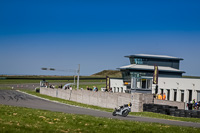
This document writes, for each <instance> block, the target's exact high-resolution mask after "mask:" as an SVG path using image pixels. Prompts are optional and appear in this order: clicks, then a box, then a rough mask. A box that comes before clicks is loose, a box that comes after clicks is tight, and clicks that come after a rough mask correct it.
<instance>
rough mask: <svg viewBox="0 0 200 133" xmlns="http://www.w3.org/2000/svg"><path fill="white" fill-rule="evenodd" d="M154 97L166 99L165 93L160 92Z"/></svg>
mask: <svg viewBox="0 0 200 133" xmlns="http://www.w3.org/2000/svg"><path fill="white" fill-rule="evenodd" d="M156 99H159V100H165V99H166V95H165V93H163V94H162V93H160V94H157V95H156Z"/></svg>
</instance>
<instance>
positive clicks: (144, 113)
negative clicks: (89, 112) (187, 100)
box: [22, 90, 200, 123]
mask: <svg viewBox="0 0 200 133" xmlns="http://www.w3.org/2000/svg"><path fill="white" fill-rule="evenodd" d="M22 91H24V92H26V93H29V94H32V95H36V96H39V97H42V98H46V99H49V100H53V101H58V102H61V103H66V104H70V105H75V106H80V107H85V108H91V109H97V110H101V111H107V112H112V111H113V110H114V109H110V108H102V107H99V106H93V105H87V104H82V103H78V102H74V101H69V100H64V99H60V98H55V97H51V96H47V95H43V94H39V93H36V92H34V91H30V90H22ZM130 115H135V116H141V117H151V118H159V119H167V120H176V121H186V122H196V123H200V119H199V118H185V117H174V116H169V115H164V114H158V113H152V112H131V113H130Z"/></svg>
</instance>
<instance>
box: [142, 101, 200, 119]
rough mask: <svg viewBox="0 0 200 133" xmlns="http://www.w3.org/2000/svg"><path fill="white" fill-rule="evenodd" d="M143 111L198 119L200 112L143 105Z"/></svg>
mask: <svg viewBox="0 0 200 133" xmlns="http://www.w3.org/2000/svg"><path fill="white" fill-rule="evenodd" d="M143 111H147V112H154V113H160V114H166V115H171V116H177V117H192V118H200V111H197V110H183V109H178V107H177V106H169V105H159V104H143Z"/></svg>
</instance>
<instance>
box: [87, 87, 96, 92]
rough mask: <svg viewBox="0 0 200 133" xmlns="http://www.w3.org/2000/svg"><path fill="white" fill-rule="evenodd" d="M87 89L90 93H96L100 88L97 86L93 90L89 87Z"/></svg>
mask: <svg viewBox="0 0 200 133" xmlns="http://www.w3.org/2000/svg"><path fill="white" fill-rule="evenodd" d="M86 89H87V90H89V91H95V92H97V91H98V88H97V87H96V86H93V89H92V88H90V87H88V86H87V87H86Z"/></svg>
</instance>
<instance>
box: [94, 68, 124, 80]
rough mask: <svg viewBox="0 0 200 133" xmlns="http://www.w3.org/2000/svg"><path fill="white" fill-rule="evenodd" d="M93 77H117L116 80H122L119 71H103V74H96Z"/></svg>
mask: <svg viewBox="0 0 200 133" xmlns="http://www.w3.org/2000/svg"><path fill="white" fill-rule="evenodd" d="M91 76H95V77H105V76H109V77H116V78H121V77H122V74H121V72H120V71H119V70H103V71H101V72H98V73H95V74H93V75H91Z"/></svg>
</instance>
